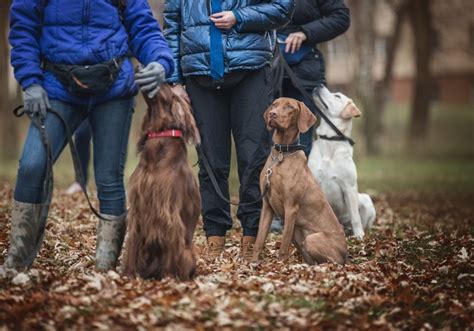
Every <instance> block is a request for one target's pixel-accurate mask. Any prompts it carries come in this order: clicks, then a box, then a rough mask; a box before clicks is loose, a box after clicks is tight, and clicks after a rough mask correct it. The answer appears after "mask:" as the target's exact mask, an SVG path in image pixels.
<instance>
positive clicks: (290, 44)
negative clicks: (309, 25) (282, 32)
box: [285, 31, 308, 54]
mask: <svg viewBox="0 0 474 331" xmlns="http://www.w3.org/2000/svg"><path fill="white" fill-rule="evenodd" d="M306 39H308V38H307V37H306V35H305V34H304V32H301V31H299V32H293V33H290V34H289V35H288V37H287V38H286V40H285V44H286V47H285V53H290V52H291V53H292V54H293V53H294V52H296V51H298V50H299V49H300V47H301V45H302V44H303V42H304V41H305V40H306Z"/></svg>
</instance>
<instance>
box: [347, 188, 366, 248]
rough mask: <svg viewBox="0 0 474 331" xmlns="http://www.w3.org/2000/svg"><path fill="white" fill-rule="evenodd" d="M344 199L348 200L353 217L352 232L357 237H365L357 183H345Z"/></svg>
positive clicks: (350, 213)
mask: <svg viewBox="0 0 474 331" xmlns="http://www.w3.org/2000/svg"><path fill="white" fill-rule="evenodd" d="M343 194H344V200H345V201H347V204H348V208H349V215H350V217H351V225H352V232H353V234H354V236H355V237H356V238H357V239H362V238H364V235H365V233H364V228H363V227H362V221H361V219H360V214H359V195H358V192H357V185H355V186H353V185H344V190H343Z"/></svg>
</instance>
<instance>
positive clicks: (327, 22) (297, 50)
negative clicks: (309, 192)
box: [271, 0, 350, 233]
mask: <svg viewBox="0 0 474 331" xmlns="http://www.w3.org/2000/svg"><path fill="white" fill-rule="evenodd" d="M295 2H296V3H295V7H296V8H295V13H294V15H293V18H292V20H291V22H290V24H288V25H287V26H285V27H283V28H281V29H279V30H278V31H277V41H278V44H279V45H280V49H281V55H282V56H283V58H284V59H285V61H287V63H288V64H289V66H290V67H291V69H292V70H293V71H294V73H295V75H296V77H298V79H299V80H300V81H301V84H302V85H303V87H304V88H305V89H306V91H307V92H308V93H309V94H310V95H311V94H312V91H313V89H314V88H315V87H316V86H318V85H320V84H323V85H326V77H325V75H326V70H325V65H324V58H323V54H322V53H321V51H320V50H319V49H318V44H320V43H323V42H326V41H329V40H331V39H334V38H336V37H337V36H339V35H340V34H342V33H344V32H345V31H346V30H347V29H348V28H349V25H350V15H349V9H348V8H347V6H346V5H345V4H344V1H343V0H296V1H295ZM277 81H279V80H278V79H277ZM281 82H282V84H281V86H279V88H280V91H277V92H280V94H281V95H280V96H285V97H289V98H294V99H297V100H300V101H303V102H304V103H305V105H306V106H308V108H309V109H311V111H312V112H313V114H315V113H316V110H315V108H314V107H315V105H314V103H313V102H312V101H311V100H307V99H306V98H305V97H304V96H303V94H302V93H301V92H300V91H299V90H298V89H297V88H295V87H294V86H293V84H292V83H291V81H290V79H289V77H287V76H285V77H284V78H283V80H281ZM313 132H314V127H312V128H310V129H309V130H308V131H307V132H305V133H303V134H301V135H300V142H299V143H300V144H302V145H304V146H305V147H304V153H305V154H306V157H308V155H309V153H310V152H311V147H312V146H313ZM282 228H283V224H282V220H281V218H280V217H279V216H275V218H274V219H273V222H272V227H271V231H272V232H277V233H278V232H281V230H282Z"/></svg>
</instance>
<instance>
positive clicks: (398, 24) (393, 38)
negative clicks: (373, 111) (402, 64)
mask: <svg viewBox="0 0 474 331" xmlns="http://www.w3.org/2000/svg"><path fill="white" fill-rule="evenodd" d="M408 8H409V0H405V1H403V2H401V3H400V4H399V5H398V6H395V5H394V4H392V9H393V11H394V15H395V24H394V27H393V31H392V34H391V35H390V36H389V37H388V38H387V46H386V58H385V67H384V75H383V78H382V80H381V81H380V83H379V86H378V88H377V90H378V93H377V94H376V99H377V100H376V108H377V109H379V111H380V118H382V117H383V113H384V112H385V106H386V104H387V99H388V96H389V94H390V85H391V82H392V78H393V67H394V66H393V64H394V62H395V57H396V54H397V49H398V45H399V43H400V36H401V31H402V26H403V22H404V21H405V17H406V15H407V12H408ZM382 130H383V127H381V131H382Z"/></svg>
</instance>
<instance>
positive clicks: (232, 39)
mask: <svg viewBox="0 0 474 331" xmlns="http://www.w3.org/2000/svg"><path fill="white" fill-rule="evenodd" d="M293 7H294V0H222V10H223V11H227V10H231V11H233V12H234V14H235V16H236V18H237V24H236V25H235V26H234V27H233V28H232V29H231V30H228V31H225V30H222V38H223V41H222V42H223V45H224V65H225V72H226V73H228V72H232V71H236V70H256V69H259V68H261V67H263V66H265V65H266V64H269V63H270V61H271V58H272V56H273V49H274V45H275V43H274V42H275V40H274V34H273V32H272V29H276V28H278V27H281V26H283V25H284V24H286V23H288V22H289V21H290V18H291V14H292V12H293ZM210 14H211V10H210V0H166V2H165V10H164V34H165V37H166V39H167V40H168V43H169V45H170V48H171V50H172V52H173V57H174V62H175V67H176V70H175V72H174V74H173V75H172V76H171V78H170V79H169V80H170V81H171V82H182V80H183V76H189V75H210V52H209V48H210V25H211V23H212V22H211V20H210V19H209V16H210Z"/></svg>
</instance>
